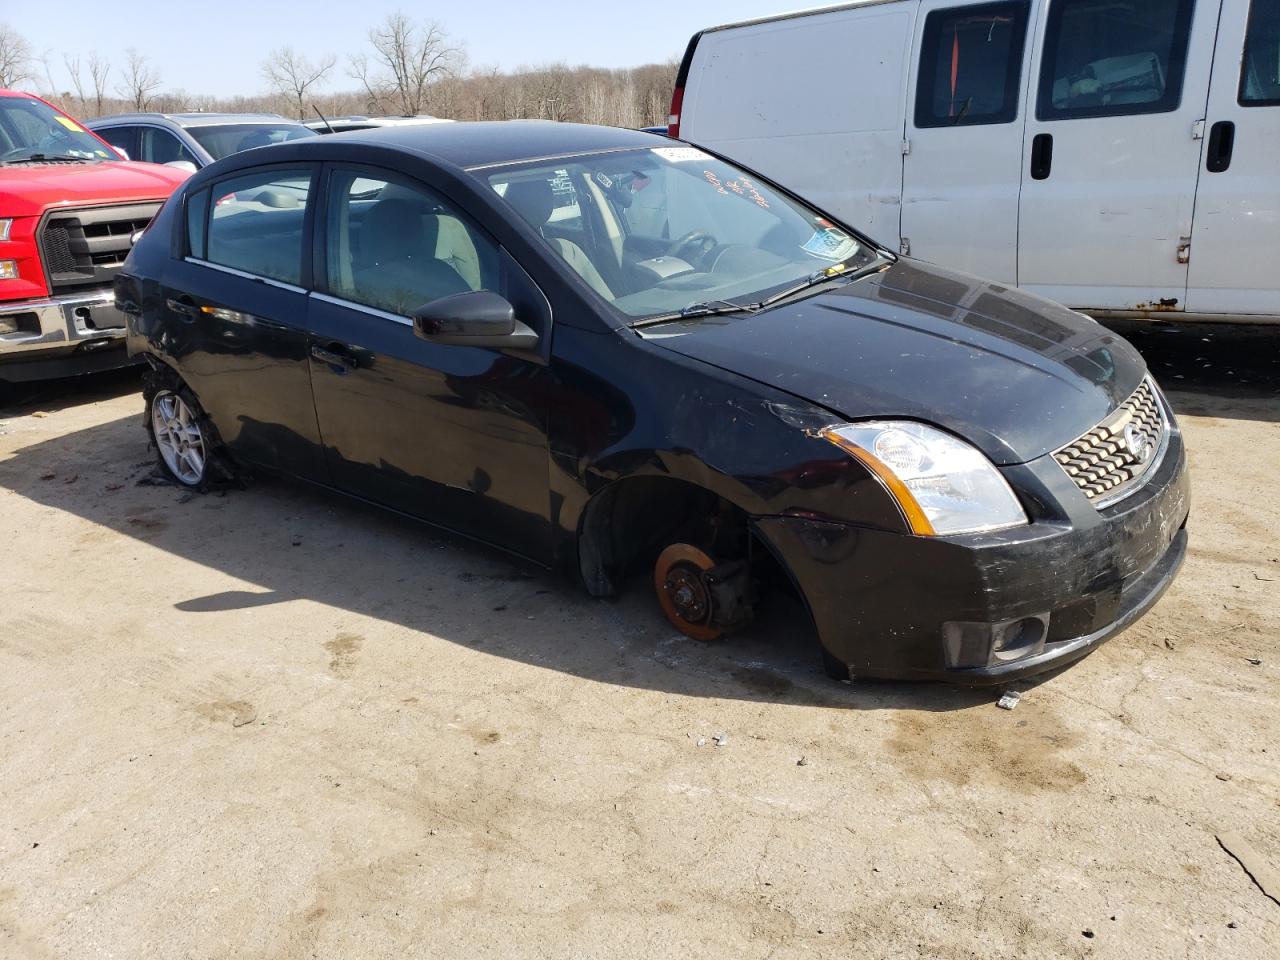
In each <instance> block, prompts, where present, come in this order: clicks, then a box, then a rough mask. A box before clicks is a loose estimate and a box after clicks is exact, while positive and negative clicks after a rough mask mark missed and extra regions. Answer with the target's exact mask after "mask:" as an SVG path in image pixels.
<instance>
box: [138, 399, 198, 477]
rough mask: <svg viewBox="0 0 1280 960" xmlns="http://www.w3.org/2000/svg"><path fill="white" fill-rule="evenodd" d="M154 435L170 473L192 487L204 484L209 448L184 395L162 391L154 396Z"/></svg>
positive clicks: (162, 460) (152, 424)
mask: <svg viewBox="0 0 1280 960" xmlns="http://www.w3.org/2000/svg"><path fill="white" fill-rule="evenodd" d="M151 436H152V438H153V439H154V440H155V442H156V450H157V451H158V452H159V454H160V463H161V464H163V465H164V468H165V470H167V471H168V472H169V475H170V476H172V477H173V478H174V479H175V480H177V481H178V482H179V483H181V484H183V485H185V486H188V487H198V486H200V485H201V484H202V483H204V480H205V468H206V467H207V465H208V460H209V448H208V446H207V444H206V442H205V438H204V434H203V432H202V431H201V430H200V423H199V419H198V417H197V416H196V413H195V411H194V410H192V409H191V407H189V406H188V405H187V402H186V401H185V400H184V399H183V398H182V396H181V395H180V394H178V393H175V392H173V391H172V390H160V391H158V392H157V393H156V395H155V396H154V397H152V398H151Z"/></svg>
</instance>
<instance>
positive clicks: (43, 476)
mask: <svg viewBox="0 0 1280 960" xmlns="http://www.w3.org/2000/svg"><path fill="white" fill-rule="evenodd" d="M56 476H57V474H56V473H54V472H53V471H52V470H50V471H49V472H48V473H42V474H40V479H41V480H52V479H53V478H54V477H56Z"/></svg>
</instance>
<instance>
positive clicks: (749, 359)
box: [643, 260, 1146, 465]
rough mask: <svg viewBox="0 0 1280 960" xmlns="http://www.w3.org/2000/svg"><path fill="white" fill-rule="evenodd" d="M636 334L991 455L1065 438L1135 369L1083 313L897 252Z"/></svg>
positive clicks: (1096, 416)
mask: <svg viewBox="0 0 1280 960" xmlns="http://www.w3.org/2000/svg"><path fill="white" fill-rule="evenodd" d="M643 332H644V334H645V336H646V339H649V340H652V341H654V342H655V343H657V344H659V345H661V346H662V347H664V348H666V349H668V350H674V351H676V352H678V353H681V354H683V355H685V356H687V357H692V358H695V359H697V360H701V361H703V362H705V363H709V364H713V365H714V366H716V367H719V368H721V369H724V370H728V371H732V372H733V373H737V374H741V375H743V376H746V377H750V378H751V379H753V380H756V381H759V382H760V383H763V384H767V385H769V386H771V387H776V388H778V389H780V390H784V391H786V392H787V393H790V394H792V395H794V396H796V397H800V398H803V399H805V400H808V401H810V402H812V403H814V404H817V405H820V406H822V407H825V408H827V409H828V410H831V411H833V412H834V413H836V414H838V415H839V416H841V417H844V418H846V419H849V420H857V419H866V418H869V417H884V418H907V419H913V420H923V421H927V422H929V423H933V424H936V425H938V426H940V427H943V428H945V429H947V430H950V431H951V432H953V433H955V434H958V435H959V436H961V437H964V438H965V439H967V440H968V441H969V442H970V443H972V444H974V445H975V446H977V447H978V448H979V449H980V450H982V452H983V453H985V454H986V455H987V456H988V457H989V458H990V459H991V460H992V461H993V462H995V463H997V464H1002V465H1007V464H1014V463H1023V462H1026V461H1028V460H1033V459H1035V458H1036V457H1039V456H1043V455H1044V454H1046V453H1049V452H1050V451H1053V450H1056V449H1058V448H1059V447H1061V446H1064V445H1065V444H1067V443H1070V442H1071V441H1072V440H1074V439H1076V438H1077V437H1079V436H1080V435H1081V434H1082V433H1084V432H1086V431H1087V430H1089V429H1091V428H1092V427H1093V426H1094V425H1096V424H1097V423H1098V422H1099V421H1101V420H1102V419H1103V418H1104V417H1106V415H1107V414H1108V413H1110V412H1111V411H1112V410H1114V409H1115V408H1116V407H1117V406H1118V405H1119V404H1120V403H1122V402H1123V401H1124V400H1125V399H1126V398H1127V397H1128V396H1129V394H1131V393H1132V392H1133V391H1134V390H1135V389H1137V387H1138V385H1139V383H1141V381H1142V378H1143V376H1145V374H1146V364H1145V363H1144V362H1143V360H1142V357H1141V356H1140V355H1139V354H1138V352H1137V351H1136V350H1134V348H1133V347H1132V346H1130V345H1129V344H1128V343H1127V342H1126V341H1125V340H1123V339H1122V338H1120V337H1118V336H1116V335H1115V334H1113V333H1111V332H1110V331H1109V330H1107V329H1106V328H1104V327H1102V326H1100V325H1099V324H1097V323H1095V322H1094V321H1092V320H1090V319H1089V318H1088V317H1085V316H1083V315H1082V314H1079V313H1076V312H1074V311H1072V310H1068V309H1067V308H1066V307H1062V306H1059V305H1058V304H1055V303H1052V302H1050V301H1048V300H1044V299H1041V298H1040V297H1036V296H1033V295H1031V294H1027V293H1024V292H1022V291H1019V290H1016V289H1011V288H1008V287H1005V286H1002V285H1000V284H997V283H990V282H987V281H984V280H979V279H977V278H976V277H970V276H966V275H964V274H958V273H953V272H951V271H948V270H943V269H940V268H937V267H933V266H930V265H927V264H923V263H920V262H918V261H908V260H899V261H897V262H896V263H894V264H892V265H891V266H889V267H887V268H886V269H884V270H883V271H881V272H879V273H877V274H873V275H871V276H867V277H864V278H862V279H860V280H855V281H853V282H851V283H848V284H847V285H845V286H843V287H838V288H835V289H832V290H829V291H825V292H823V293H820V294H817V295H813V296H808V297H805V298H803V299H799V300H795V301H792V302H790V303H785V304H781V305H779V306H777V307H773V308H770V309H768V310H763V311H761V312H759V313H755V314H749V315H746V316H721V317H704V318H700V319H696V320H689V321H682V322H677V323H671V324H664V325H660V326H656V327H653V328H652V329H651V330H645V331H643Z"/></svg>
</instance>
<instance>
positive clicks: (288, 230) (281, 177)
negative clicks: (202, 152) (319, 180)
mask: <svg viewBox="0 0 1280 960" xmlns="http://www.w3.org/2000/svg"><path fill="white" fill-rule="evenodd" d="M310 193H311V171H309V170H305V169H303V170H271V171H268V172H259V173H250V174H247V175H245V176H240V177H232V178H231V179H229V180H221V181H219V182H218V183H216V184H214V185H213V187H212V194H211V199H212V201H213V202H212V204H211V205H210V215H209V228H208V233H207V238H208V239H207V241H206V251H205V256H204V259H206V260H208V261H209V262H210V263H216V264H220V265H222V266H224V267H233V268H235V269H236V270H243V271H245V272H246V273H252V274H255V275H256V276H260V277H270V278H271V279H273V280H281V281H283V282H285V283H292V284H295V285H299V284H301V283H302V255H303V250H302V238H303V225H304V222H305V220H306V213H307V199H308V197H309V195H310Z"/></svg>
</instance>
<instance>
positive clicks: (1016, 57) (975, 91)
mask: <svg viewBox="0 0 1280 960" xmlns="http://www.w3.org/2000/svg"><path fill="white" fill-rule="evenodd" d="M1027 7H1028V4H1027V3H1025V2H1020V3H984V4H981V5H980V6H973V7H953V8H951V9H948V10H935V11H933V12H932V13H930V14H929V16H928V19H926V20H925V23H924V37H923V39H922V40H921V44H920V76H919V80H918V81H917V83H916V126H917V127H959V126H970V125H974V124H982V123H1010V122H1012V121H1013V119H1014V118H1015V117H1017V115H1018V87H1019V84H1020V83H1021V80H1022V57H1023V41H1024V40H1025V38H1026V35H1027Z"/></svg>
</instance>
